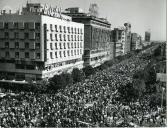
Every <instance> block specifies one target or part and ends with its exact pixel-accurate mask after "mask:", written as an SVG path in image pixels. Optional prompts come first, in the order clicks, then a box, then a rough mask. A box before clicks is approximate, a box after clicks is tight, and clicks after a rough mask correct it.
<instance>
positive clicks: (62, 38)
mask: <svg viewBox="0 0 167 128" xmlns="http://www.w3.org/2000/svg"><path fill="white" fill-rule="evenodd" d="M53 38H54V39H55V40H56V41H58V35H57V34H54V37H53V34H52V33H51V34H50V40H54V39H53ZM59 40H60V41H66V40H68V41H83V36H82V35H81V36H79V35H71V36H70V35H67V36H66V35H65V34H64V35H62V34H59Z"/></svg>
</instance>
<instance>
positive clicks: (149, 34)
mask: <svg viewBox="0 0 167 128" xmlns="http://www.w3.org/2000/svg"><path fill="white" fill-rule="evenodd" d="M150 38H151V33H150V32H149V31H146V32H145V41H146V42H150Z"/></svg>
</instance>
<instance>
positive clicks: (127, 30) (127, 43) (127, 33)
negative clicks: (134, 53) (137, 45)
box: [124, 23, 131, 54]
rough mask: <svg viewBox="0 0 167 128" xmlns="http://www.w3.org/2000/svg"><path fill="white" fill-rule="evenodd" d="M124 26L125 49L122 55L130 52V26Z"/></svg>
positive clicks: (127, 24) (125, 24) (126, 24)
mask: <svg viewBox="0 0 167 128" xmlns="http://www.w3.org/2000/svg"><path fill="white" fill-rule="evenodd" d="M124 26H125V49H124V54H127V53H128V52H130V50H131V24H130V23H124Z"/></svg>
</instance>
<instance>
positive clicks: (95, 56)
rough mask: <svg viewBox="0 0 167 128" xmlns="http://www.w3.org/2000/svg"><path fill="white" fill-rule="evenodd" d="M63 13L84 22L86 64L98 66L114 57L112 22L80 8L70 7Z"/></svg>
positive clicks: (76, 20) (74, 19)
mask: <svg viewBox="0 0 167 128" xmlns="http://www.w3.org/2000/svg"><path fill="white" fill-rule="evenodd" d="M63 14H65V15H68V16H71V17H72V20H73V21H74V22H78V23H83V24H84V32H85V35H84V56H83V58H84V66H88V65H91V66H92V67H96V66H99V65H101V64H102V63H104V62H105V61H106V60H109V59H111V58H113V56H114V52H113V51H111V49H113V47H114V43H113V42H111V24H110V23H109V22H108V21H107V20H106V19H103V18H98V17H95V16H91V15H89V14H87V13H84V12H83V11H81V9H80V8H68V9H66V10H65V12H64V13H63Z"/></svg>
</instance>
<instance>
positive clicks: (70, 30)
mask: <svg viewBox="0 0 167 128" xmlns="http://www.w3.org/2000/svg"><path fill="white" fill-rule="evenodd" d="M50 30H51V31H54V30H55V31H56V32H58V30H59V32H64V33H66V32H68V33H75V34H83V29H82V28H73V27H66V26H61V25H59V28H58V25H53V24H50Z"/></svg>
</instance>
